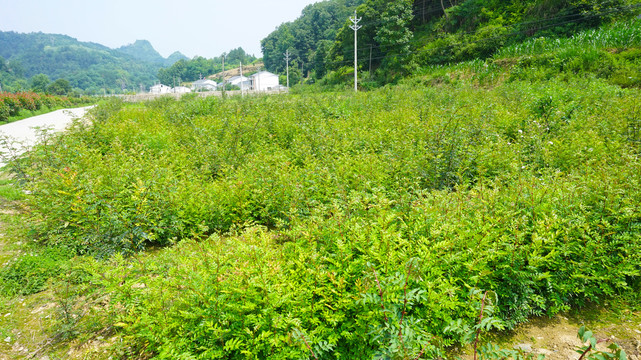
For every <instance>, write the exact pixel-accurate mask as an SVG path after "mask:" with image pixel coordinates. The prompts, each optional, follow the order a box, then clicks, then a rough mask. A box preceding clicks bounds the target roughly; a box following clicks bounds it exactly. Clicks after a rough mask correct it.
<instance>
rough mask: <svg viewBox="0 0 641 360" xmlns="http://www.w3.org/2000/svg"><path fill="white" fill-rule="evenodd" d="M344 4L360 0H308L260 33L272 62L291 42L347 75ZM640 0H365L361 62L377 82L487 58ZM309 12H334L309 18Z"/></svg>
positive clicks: (318, 73)
mask: <svg viewBox="0 0 641 360" xmlns="http://www.w3.org/2000/svg"><path fill="white" fill-rule="evenodd" d="M345 5H352V6H355V5H357V3H356V2H350V3H344V1H338V0H337V1H326V2H321V3H317V4H314V5H311V6H309V7H308V8H306V10H307V12H303V15H302V16H301V17H300V18H299V19H297V20H296V21H294V22H292V23H285V24H283V25H281V26H280V27H279V28H278V29H277V30H276V31H274V32H273V33H271V34H270V35H269V36H268V37H267V38H265V39H264V40H263V41H262V45H263V54H264V57H265V64H266V66H267V68H268V69H270V70H271V71H276V72H280V73H282V72H283V69H284V66H285V62H284V61H283V59H282V53H284V52H285V50H287V49H290V51H291V52H293V53H294V54H295V59H296V60H295V61H296V62H297V63H298V64H300V63H301V62H303V63H304V64H305V68H304V70H305V71H304V75H305V76H309V77H310V78H311V80H319V79H321V78H323V81H324V82H325V83H330V84H332V83H333V84H336V83H344V82H347V81H348V80H349V78H350V76H349V73H350V72H351V73H352V76H353V67H352V64H353V61H354V31H353V30H352V29H351V28H350V27H349V25H351V24H352V23H351V22H350V21H348V16H349V15H350V14H349V13H347V12H346V11H345V10H346V9H347V8H346V7H345ZM639 6H641V4H640V2H639V0H608V1H594V0H554V1H550V0H528V1H495V0H458V1H440V0H414V1H411V0H408V1H389V0H367V1H363V2H362V3H360V6H358V7H357V8H356V9H357V12H358V17H360V18H362V21H361V22H360V23H359V25H362V28H361V29H360V30H359V33H358V38H359V46H358V58H359V68H360V69H361V70H362V71H368V72H370V73H371V75H373V78H374V79H375V80H376V81H377V82H378V83H387V82H393V81H397V80H398V79H400V78H402V77H404V76H407V75H408V74H410V73H411V72H412V71H413V70H414V69H415V67H416V66H426V65H430V64H446V63H452V62H459V61H466V60H472V59H485V58H488V57H490V56H492V55H493V54H494V53H495V52H496V51H497V50H498V49H500V48H501V47H503V46H505V45H511V44H519V43H521V42H522V41H524V40H526V39H528V38H531V37H542V36H543V37H547V38H564V37H567V36H570V35H572V34H574V33H576V32H577V31H581V30H585V29H589V28H594V27H598V26H600V25H603V24H606V23H609V22H611V21H613V20H617V19H624V18H628V17H631V16H632V15H633V14H638V13H639V10H640V9H641V8H640V7H639ZM350 9H351V8H350ZM312 13H322V14H326V15H324V16H325V18H332V19H336V20H335V21H334V22H327V21H314V22H312V21H310V20H311V19H312V16H311V15H310V14H312ZM340 19H342V20H340ZM308 34H324V36H322V37H320V36H310V35H308ZM350 68H351V69H350ZM328 72H329V73H330V74H329V75H328V76H326V74H327V73H328Z"/></svg>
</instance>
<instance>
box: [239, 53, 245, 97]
mask: <svg viewBox="0 0 641 360" xmlns="http://www.w3.org/2000/svg"><path fill="white" fill-rule="evenodd" d="M243 83H244V81H243V62H242V61H241V62H240V96H245V89H244V87H243Z"/></svg>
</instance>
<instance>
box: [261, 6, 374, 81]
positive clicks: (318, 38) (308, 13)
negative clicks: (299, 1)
mask: <svg viewBox="0 0 641 360" xmlns="http://www.w3.org/2000/svg"><path fill="white" fill-rule="evenodd" d="M363 2H364V0H332V1H321V2H317V3H315V4H311V5H308V6H306V7H305V9H303V11H302V14H301V16H300V17H299V18H298V19H297V20H295V21H293V22H288V23H284V24H281V25H280V26H279V27H278V28H277V29H276V30H275V31H274V32H272V33H271V34H269V35H268V36H267V37H266V38H264V39H263V40H262V41H261V49H262V52H263V61H264V62H265V66H266V67H267V69H268V70H269V71H272V72H278V73H284V71H285V70H286V69H285V67H286V63H285V61H284V60H283V54H285V52H286V51H287V50H289V52H290V54H291V64H290V66H291V67H292V68H295V69H298V68H299V67H301V66H303V74H304V75H306V74H307V73H308V72H310V71H313V72H314V73H315V76H317V77H322V76H323V75H324V74H325V72H326V66H325V65H324V62H325V59H326V57H327V55H328V53H327V52H328V51H329V46H330V44H331V43H332V42H333V41H334V39H335V38H336V32H337V31H338V29H339V28H340V27H341V26H342V25H343V24H344V23H345V21H346V20H347V18H348V16H350V15H352V14H353V12H354V9H355V8H356V6H358V5H360V4H362V3H363ZM352 49H353V48H352Z"/></svg>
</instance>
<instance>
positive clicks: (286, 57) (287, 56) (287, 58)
mask: <svg viewBox="0 0 641 360" xmlns="http://www.w3.org/2000/svg"><path fill="white" fill-rule="evenodd" d="M285 61H287V88H288V89H289V49H287V51H285Z"/></svg>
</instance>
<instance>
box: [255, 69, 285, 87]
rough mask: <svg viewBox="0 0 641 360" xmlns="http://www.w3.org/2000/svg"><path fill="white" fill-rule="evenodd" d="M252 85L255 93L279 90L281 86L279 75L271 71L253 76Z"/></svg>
mask: <svg viewBox="0 0 641 360" xmlns="http://www.w3.org/2000/svg"><path fill="white" fill-rule="evenodd" d="M251 84H252V90H254V91H269V90H278V88H279V85H280V84H279V82H278V75H276V74H273V73H270V72H269V71H260V72H257V73H255V74H254V75H252V76H251Z"/></svg>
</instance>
